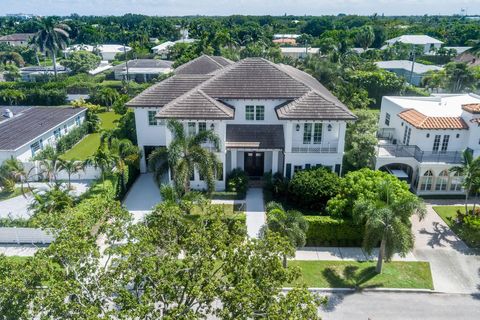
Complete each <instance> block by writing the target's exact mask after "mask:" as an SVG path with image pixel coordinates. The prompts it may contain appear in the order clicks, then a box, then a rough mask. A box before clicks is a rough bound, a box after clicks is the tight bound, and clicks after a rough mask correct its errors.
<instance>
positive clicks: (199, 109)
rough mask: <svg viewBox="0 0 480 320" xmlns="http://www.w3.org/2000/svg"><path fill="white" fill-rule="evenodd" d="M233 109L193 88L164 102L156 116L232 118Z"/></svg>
mask: <svg viewBox="0 0 480 320" xmlns="http://www.w3.org/2000/svg"><path fill="white" fill-rule="evenodd" d="M234 115H235V110H234V109H233V108H232V107H230V106H227V105H225V104H224V103H222V102H220V101H217V100H215V99H213V98H211V97H209V96H208V95H206V94H205V92H203V91H202V90H197V89H193V90H192V91H191V92H188V93H186V94H185V95H183V96H181V97H180V98H178V99H176V100H174V101H172V102H171V103H169V104H166V105H165V106H164V107H163V108H161V109H160V111H158V112H157V115H156V117H157V118H160V119H165V118H175V119H233V118H234Z"/></svg>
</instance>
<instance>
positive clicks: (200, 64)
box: [175, 55, 233, 74]
mask: <svg viewBox="0 0 480 320" xmlns="http://www.w3.org/2000/svg"><path fill="white" fill-rule="evenodd" d="M232 63H233V61H230V60H228V59H226V58H223V57H211V56H207V55H202V56H200V57H198V58H195V59H193V60H192V61H189V62H187V63H185V64H182V65H181V66H179V67H178V68H176V69H175V74H209V73H213V72H215V71H218V70H220V69H223V68H224V67H226V66H228V65H230V64H232Z"/></svg>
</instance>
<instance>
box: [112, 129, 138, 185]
mask: <svg viewBox="0 0 480 320" xmlns="http://www.w3.org/2000/svg"><path fill="white" fill-rule="evenodd" d="M109 150H110V152H111V153H112V156H113V159H114V161H115V170H114V172H115V173H116V174H118V177H119V179H118V187H120V188H122V192H123V189H124V187H125V172H126V170H127V168H128V167H129V166H134V167H136V168H138V166H139V161H140V157H141V152H140V150H139V149H138V147H137V146H136V145H134V144H133V143H132V142H131V141H130V140H127V139H123V140H118V139H116V138H113V139H112V140H110V147H109Z"/></svg>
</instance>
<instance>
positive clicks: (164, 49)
mask: <svg viewBox="0 0 480 320" xmlns="http://www.w3.org/2000/svg"><path fill="white" fill-rule="evenodd" d="M195 41H197V40H196V39H190V38H182V39H180V40H176V41H166V42H163V43H161V44H159V45H158V46H155V47H153V48H152V51H153V53H154V54H156V55H159V56H160V57H161V58H162V59H166V58H167V57H168V54H169V53H170V49H171V48H172V47H173V46H174V45H176V44H177V43H194V42H195Z"/></svg>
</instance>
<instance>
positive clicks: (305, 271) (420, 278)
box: [288, 260, 433, 289]
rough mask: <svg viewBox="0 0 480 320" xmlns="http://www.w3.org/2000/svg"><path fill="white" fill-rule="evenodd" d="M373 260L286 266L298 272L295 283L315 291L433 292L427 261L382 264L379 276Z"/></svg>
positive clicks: (295, 261) (315, 262)
mask: <svg viewBox="0 0 480 320" xmlns="http://www.w3.org/2000/svg"><path fill="white" fill-rule="evenodd" d="M376 263H377V262H376V261H363V262H362V261H299V260H291V261H289V262H288V265H289V266H297V267H299V268H300V270H301V277H300V278H299V280H298V284H303V283H304V284H306V285H307V286H308V287H315V288H374V287H375V288H411V289H433V282H432V274H431V272H430V264H429V263H428V262H400V261H394V262H389V263H385V264H384V266H383V273H382V274H377V273H376V272H375V266H376Z"/></svg>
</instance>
